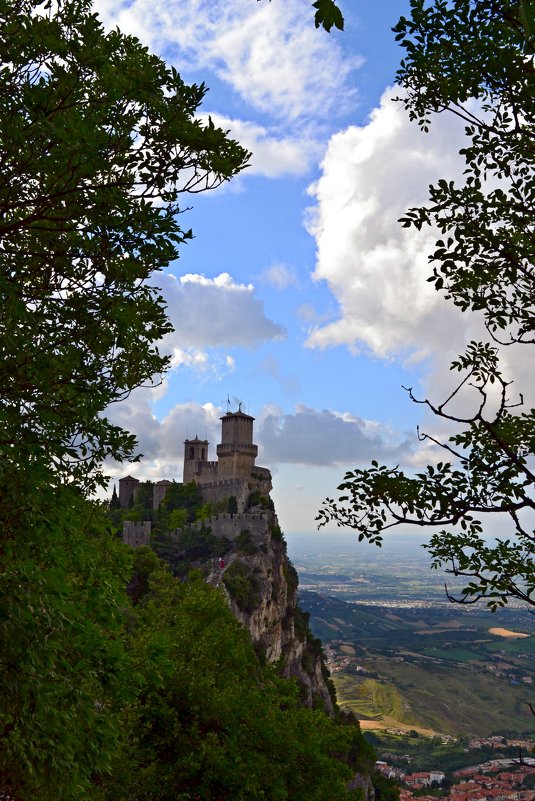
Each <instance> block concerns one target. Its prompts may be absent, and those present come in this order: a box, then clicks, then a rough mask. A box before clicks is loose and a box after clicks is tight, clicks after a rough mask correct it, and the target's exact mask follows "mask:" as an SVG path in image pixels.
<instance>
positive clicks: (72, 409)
mask: <svg viewBox="0 0 535 801" xmlns="http://www.w3.org/2000/svg"><path fill="white" fill-rule="evenodd" d="M54 8H55V7H54V6H52V5H51V4H46V3H42V2H40V0H20V1H19V2H16V3H14V2H7V3H4V4H3V5H2V7H1V8H0V63H1V66H0V70H1V75H2V84H3V92H2V99H1V101H0V141H1V145H0V156H1V161H2V173H1V177H0V208H1V209H2V219H1V222H0V237H1V240H2V247H1V249H0V293H1V297H2V310H3V314H2V321H1V323H0V333H1V336H2V360H1V368H0V385H1V388H2V403H1V407H0V410H1V414H2V437H1V440H0V445H1V446H2V451H3V453H5V454H6V458H7V459H8V460H9V462H10V464H12V465H13V466H15V465H16V466H17V467H20V468H21V469H24V468H25V466H26V465H27V464H28V463H35V462H36V461H38V462H39V463H42V464H43V465H45V466H46V467H47V469H48V470H51V471H53V473H54V475H55V476H56V483H57V484H58V485H59V484H61V482H62V481H65V480H68V481H70V480H73V479H74V480H76V482H77V483H78V485H79V486H81V487H84V489H86V490H91V489H93V488H94V487H95V485H96V484H102V483H103V477H102V474H101V472H100V464H101V462H102V460H103V459H104V458H106V457H107V456H113V457H114V458H115V459H118V460H121V459H124V458H126V457H128V456H130V455H131V453H132V451H133V448H134V445H135V440H134V438H133V437H132V436H131V435H129V434H126V433H125V432H123V431H121V429H119V428H118V427H116V426H112V425H111V423H110V422H109V421H108V420H107V419H106V417H105V416H104V415H103V412H104V410H105V409H106V407H107V406H108V404H109V403H111V402H114V401H118V400H120V399H121V398H124V397H126V396H127V395H128V393H129V392H130V391H131V390H132V388H133V387H136V386H138V385H140V384H142V383H147V382H148V383H150V382H151V380H152V377H153V376H154V374H157V373H159V372H160V371H161V370H162V369H163V368H164V367H165V365H166V363H167V359H166V357H164V356H162V355H161V354H160V353H159V352H158V349H157V347H156V346H155V344H154V343H155V342H156V341H157V340H159V339H161V337H162V336H163V335H164V334H165V333H166V332H168V331H169V330H170V324H169V322H168V320H167V318H166V315H165V308H164V302H163V299H162V297H161V296H160V294H159V290H158V289H157V288H155V287H153V286H150V285H149V284H148V283H147V281H148V279H149V277H150V275H151V274H152V273H153V272H154V271H155V270H161V269H162V268H164V267H166V266H167V265H168V264H169V262H170V261H171V260H172V259H175V258H176V257H177V247H178V245H179V244H181V243H183V242H185V241H187V240H188V239H189V238H190V237H191V232H190V231H184V230H182V229H181V227H180V225H179V223H178V217H177V212H178V211H179V206H178V204H177V201H178V198H179V196H180V193H187V192H198V191H201V190H202V189H205V188H209V187H211V186H215V185H217V184H219V183H221V182H222V181H225V180H227V179H228V178H229V177H230V176H231V175H233V174H234V173H235V172H237V171H238V170H240V169H241V168H242V167H243V166H244V164H245V161H246V158H247V153H246V152H245V151H244V150H243V149H242V148H240V147H239V145H237V144H236V143H235V142H233V141H231V140H229V139H227V138H226V135H225V132H224V131H222V130H221V129H218V128H216V127H215V126H214V125H213V124H212V123H211V122H209V123H208V124H206V125H203V124H202V123H201V122H200V121H199V120H198V119H197V118H196V116H195V115H196V111H197V108H198V106H199V104H200V103H201V101H202V99H203V96H204V94H205V91H206V90H205V87H204V86H202V85H201V86H188V85H186V84H185V83H184V82H183V81H182V79H181V78H180V76H179V74H178V73H177V72H176V70H174V69H168V68H167V67H166V66H165V64H164V63H163V62H162V61H161V60H160V59H158V58H157V57H155V56H153V55H151V54H149V52H148V51H147V50H146V49H145V48H144V47H142V46H141V45H140V43H139V42H138V41H137V40H136V39H134V38H133V37H127V36H124V35H122V34H121V33H120V32H119V31H117V30H115V31H111V32H110V33H107V34H106V33H104V31H103V29H102V26H101V24H100V23H99V21H98V19H97V17H96V15H94V14H92V13H91V11H90V4H89V2H88V0H81V2H80V1H79V0H76V2H74V0H65V2H62V3H61V5H60V6H59V7H58V8H56V10H55V11H54ZM15 444H16V448H14V445H15ZM47 480H49V478H47Z"/></svg>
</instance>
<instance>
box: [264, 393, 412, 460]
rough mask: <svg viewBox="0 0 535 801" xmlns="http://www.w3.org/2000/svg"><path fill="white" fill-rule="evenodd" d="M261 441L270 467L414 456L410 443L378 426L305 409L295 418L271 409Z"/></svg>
mask: <svg viewBox="0 0 535 801" xmlns="http://www.w3.org/2000/svg"><path fill="white" fill-rule="evenodd" d="M411 440H412V438H411ZM259 441H260V442H261V445H262V455H263V456H262V458H263V459H265V461H266V463H267V464H278V463H281V464H308V465H317V466H327V465H355V464H358V463H361V462H369V461H370V460H371V459H389V460H393V461H400V460H402V459H406V458H407V457H408V456H409V454H410V445H409V441H408V440H406V439H403V440H402V441H400V438H399V437H396V436H395V435H394V434H393V433H392V432H391V431H390V430H389V429H387V428H386V427H384V426H381V425H380V424H378V423H376V422H373V421H369V420H363V419H362V418H359V417H355V416H353V415H350V414H347V413H340V412H333V411H329V410H327V409H323V410H321V411H320V410H318V409H311V408H308V407H306V406H301V405H300V406H298V407H297V409H296V412H295V414H283V413H282V412H281V411H280V410H279V409H277V408H276V407H275V408H272V409H267V410H266V411H265V412H264V414H263V419H262V423H261V426H260V430H259Z"/></svg>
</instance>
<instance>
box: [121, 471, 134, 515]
mask: <svg viewBox="0 0 535 801" xmlns="http://www.w3.org/2000/svg"><path fill="white" fill-rule="evenodd" d="M138 484H139V481H138V479H137V478H134V477H133V476H125V477H124V478H120V479H119V503H120V505H121V507H122V508H123V509H128V507H129V506H130V504H131V503H133V501H134V495H135V493H136V489H137V486H138Z"/></svg>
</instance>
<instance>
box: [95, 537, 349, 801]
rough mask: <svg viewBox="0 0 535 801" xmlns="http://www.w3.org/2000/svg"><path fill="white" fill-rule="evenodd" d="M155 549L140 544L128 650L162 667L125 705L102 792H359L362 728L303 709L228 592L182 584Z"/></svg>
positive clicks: (210, 795) (296, 799) (179, 795)
mask: <svg viewBox="0 0 535 801" xmlns="http://www.w3.org/2000/svg"><path fill="white" fill-rule="evenodd" d="M153 557H154V555H153V554H151V553H150V551H148V549H142V548H139V549H137V551H136V553H135V562H136V564H135V568H136V569H135V572H138V571H141V574H142V575H143V577H144V579H143V581H144V582H145V584H144V586H145V588H146V591H145V593H144V595H143V596H142V597H140V598H139V599H138V602H137V605H136V608H135V615H134V617H133V618H132V621H131V624H130V637H129V639H130V645H129V649H130V650H131V652H132V657H133V660H134V662H135V663H136V664H138V665H153V666H154V672H152V671H150V670H145V671H144V673H143V688H142V692H141V693H140V694H139V695H138V697H137V699H136V700H135V701H133V702H132V703H131V704H130V705H129V706H128V707H127V708H126V709H125V712H124V733H125V736H124V740H123V743H122V749H121V752H120V754H119V756H118V759H117V761H116V763H115V764H114V768H113V772H112V774H111V775H110V777H109V778H107V779H104V780H103V797H104V798H106V799H108V798H109V799H110V801H111V799H116V798H118V797H125V798H132V799H133V798H135V799H136V800H137V801H145V800H146V801H148V800H149V799H150V801H175V800H176V799H186V798H191V797H198V798H201V799H216V798H217V799H223V798H232V799H237V801H240V800H243V801H245V799H247V801H249V799H251V800H252V801H254V800H255V799H273V801H279V799H292V801H301V799H303V801H304V799H307V801H308V800H309V799H313V800H314V799H316V801H324V799H327V798H333V797H336V798H340V799H348V800H349V798H351V794H350V793H349V792H348V791H347V790H346V787H345V782H346V781H347V780H348V779H349V778H350V776H351V771H350V769H349V767H348V764H347V763H348V762H349V761H350V760H349V755H350V754H351V753H352V749H353V748H354V738H355V737H358V736H359V730H358V728H356V727H351V728H347V729H346V728H345V727H340V726H337V725H336V724H335V723H334V722H333V721H331V720H330V719H329V718H328V717H326V716H325V715H324V714H322V713H319V712H314V711H312V710H308V709H303V708H302V707H300V705H299V702H298V697H297V688H296V686H295V685H294V683H293V682H288V681H285V680H283V679H280V678H278V676H277V675H276V671H275V669H274V668H273V667H272V666H271V667H270V666H264V667H261V666H260V664H259V662H258V660H257V658H256V655H255V653H254V650H253V648H252V646H251V643H250V641H249V638H248V635H247V633H246V631H245V630H244V629H243V628H242V627H241V626H240V625H239V624H238V623H237V621H236V619H235V618H234V617H233V615H232V614H231V612H230V611H229V609H228V607H227V605H226V603H225V601H224V599H223V597H222V595H221V593H220V591H217V590H215V589H214V588H212V587H210V586H208V585H206V584H204V583H203V582H201V581H197V582H193V583H182V584H180V583H179V582H177V581H176V580H175V579H173V578H172V577H171V576H170V575H169V574H168V573H167V572H166V571H165V570H163V569H162V567H161V565H160V566H158V565H157V564H156V563H155V562H154V561H152V560H153ZM148 561H149V562H151V568H152V572H151V574H150V576H149V580H148V582H146V580H145V577H146V574H147V564H148Z"/></svg>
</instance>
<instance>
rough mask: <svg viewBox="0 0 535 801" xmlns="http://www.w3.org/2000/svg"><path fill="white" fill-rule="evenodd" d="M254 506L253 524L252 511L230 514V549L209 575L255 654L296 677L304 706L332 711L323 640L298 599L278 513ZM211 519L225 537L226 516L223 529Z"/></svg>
mask: <svg viewBox="0 0 535 801" xmlns="http://www.w3.org/2000/svg"><path fill="white" fill-rule="evenodd" d="M254 511H255V510H251V513H253V514H254ZM256 511H257V514H258V515H259V516H258V517H256V518H255V525H254V527H253V526H250V525H248V524H249V523H250V518H251V515H249V516H247V515H243V516H242V515H235V516H234V521H235V524H236V525H235V532H236V533H235V534H234V536H233V537H232V542H233V547H232V550H231V551H230V552H229V553H228V554H227V555H226V556H225V558H224V566H221V565H219V566H215V567H214V569H213V570H212V573H211V574H210V578H209V580H210V581H211V582H212V583H214V584H217V585H218V586H221V587H223V588H224V590H225V592H226V593H227V596H228V599H229V604H230V607H231V609H232V611H233V613H234V614H235V616H236V617H237V619H238V620H239V621H241V622H242V623H243V625H244V626H245V627H246V628H247V629H248V630H249V633H250V635H251V639H252V642H253V645H254V646H255V649H256V651H257V653H258V654H259V656H260V657H261V658H265V659H266V661H267V662H270V663H274V662H279V663H280V666H281V674H282V675H283V676H284V677H285V678H295V679H297V681H298V682H299V686H300V688H301V693H302V698H303V701H304V703H306V704H307V706H310V707H317V708H323V709H324V710H325V711H326V712H327V713H328V714H330V715H332V714H333V701H332V698H331V695H330V692H329V683H328V682H329V680H328V675H329V674H328V671H327V669H326V668H325V665H324V663H323V657H322V650H321V642H320V641H319V640H317V639H315V638H314V637H313V635H312V634H311V632H310V629H309V627H308V615H307V614H306V613H304V612H303V611H302V610H301V609H300V608H299V605H298V603H297V585H298V578H297V573H296V571H295V568H294V567H293V565H292V564H291V562H290V560H289V559H288V556H287V553H286V543H285V541H284V538H283V536H282V534H281V531H280V528H279V525H278V522H277V517H276V515H275V513H274V512H272V511H266V510H262V509H261V507H260V508H259V509H258V510H256ZM260 513H261V515H260ZM259 520H261V521H262V522H259ZM210 524H211V528H212V533H213V534H214V535H215V536H221V535H223V529H224V535H225V536H226V537H227V538H228V536H229V531H228V529H229V527H228V521H225V520H222V521H221V529H222V530H221V531H219V530H218V528H219V527H218V524H217V520H214V519H212V520H211V521H210Z"/></svg>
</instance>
